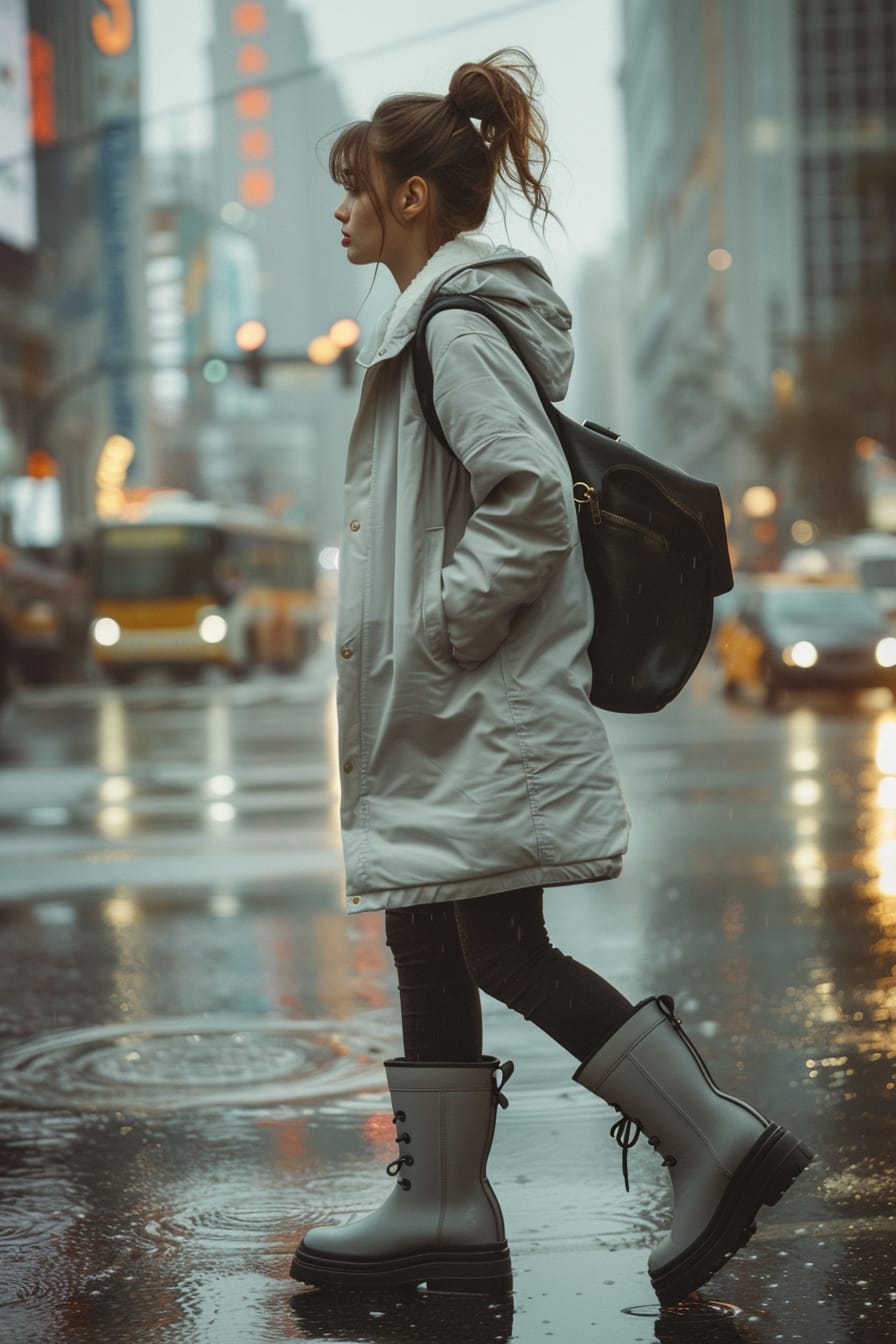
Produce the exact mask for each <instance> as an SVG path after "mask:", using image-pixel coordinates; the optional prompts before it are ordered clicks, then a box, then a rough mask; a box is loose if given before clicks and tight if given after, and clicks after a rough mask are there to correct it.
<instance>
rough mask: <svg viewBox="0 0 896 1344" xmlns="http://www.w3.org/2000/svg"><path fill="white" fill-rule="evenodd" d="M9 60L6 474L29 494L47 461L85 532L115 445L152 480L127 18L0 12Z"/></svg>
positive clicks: (3, 145)
mask: <svg viewBox="0 0 896 1344" xmlns="http://www.w3.org/2000/svg"><path fill="white" fill-rule="evenodd" d="M0 49H2V51H3V65H4V72H3V82H4V101H3V108H2V118H3V122H2V134H0V158H2V159H3V160H4V165H3V171H2V172H0V183H2V184H3V202H2V205H3V208H0V221H2V222H0V249H2V256H0V315H2V316H0V323H2V325H3V339H2V341H0V395H2V403H3V404H2V417H0V419H2V422H3V423H4V429H3V431H0V437H2V438H3V441H4V444H5V452H4V456H5V458H6V461H5V463H4V464H0V470H5V472H6V474H7V477H11V478H12V479H13V480H14V481H15V480H16V479H21V478H23V477H24V478H25V479H27V476H26V472H27V464H28V460H29V455H33V454H35V453H37V454H38V455H39V454H45V453H47V452H50V453H51V454H52V455H53V457H54V458H55V459H56V463H57V464H58V479H59V482H60V483H61V487H62V499H63V501H64V512H65V520H66V524H67V526H68V527H69V529H71V530H77V529H78V528H79V527H81V526H83V524H84V523H85V521H86V520H87V519H88V518H90V517H91V516H92V514H93V491H94V478H95V474H96V470H97V466H98V463H99V460H100V456H101V453H102V446H103V444H104V442H105V441H106V440H107V439H108V438H109V437H110V435H113V434H119V435H121V436H124V437H126V438H127V439H128V440H129V441H131V442H133V443H135V444H136V445H138V446H137V449H136V451H135V453H134V457H133V461H132V468H131V474H132V479H133V480H136V481H139V480H146V479H148V478H149V475H150V473H151V464H150V463H149V462H148V461H147V459H146V457H145V455H144V453H143V451H142V450H141V447H140V445H141V444H142V443H143V442H144V440H145V435H144V432H143V431H144V419H145V404H144V397H143V390H142V388H141V385H140V382H139V380H138V379H135V377H134V373H133V365H134V364H135V363H137V362H139V360H140V359H141V358H142V357H143V354H144V345H143V341H144V330H145V324H144V316H143V314H144V308H143V287H142V256H143V211H142V185H141V164H140V130H139V122H138V116H139V107H140V74H139V51H138V34H137V29H136V25H135V22H134V11H133V5H132V4H123V5H120V6H116V7H115V9H114V11H112V10H107V11H100V10H99V9H98V8H97V6H96V5H95V4H93V3H92V0H71V3H68V4H65V5H59V4H56V3H53V0H2V2H0ZM7 93H11V94H12V97H11V98H7ZM10 192H11V194H10ZM42 460H43V459H42ZM21 493H22V492H21V491H7V494H6V498H7V499H10V498H18V497H19V496H21ZM19 525H20V526H21V523H19ZM26 540H27V538H26ZM41 540H45V538H43V537H42V538H41Z"/></svg>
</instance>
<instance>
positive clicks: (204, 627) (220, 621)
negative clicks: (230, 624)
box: [199, 612, 227, 644]
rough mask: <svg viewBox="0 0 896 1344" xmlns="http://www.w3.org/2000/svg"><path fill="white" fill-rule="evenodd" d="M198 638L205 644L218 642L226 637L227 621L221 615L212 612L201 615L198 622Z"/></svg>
mask: <svg viewBox="0 0 896 1344" xmlns="http://www.w3.org/2000/svg"><path fill="white" fill-rule="evenodd" d="M199 638H200V639H201V640H204V642H205V643H206V644H220V643H221V642H222V640H225V639H226V638H227V622H226V621H225V619H224V617H223V616H219V615H218V614H217V612H213V613H211V614H210V615H208V616H203V618H202V620H201V621H200V622H199Z"/></svg>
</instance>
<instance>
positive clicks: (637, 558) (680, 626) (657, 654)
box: [411, 294, 734, 714]
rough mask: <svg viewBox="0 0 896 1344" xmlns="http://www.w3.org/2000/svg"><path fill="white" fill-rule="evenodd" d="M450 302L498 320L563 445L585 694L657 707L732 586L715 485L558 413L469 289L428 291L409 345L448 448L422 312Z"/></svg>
mask: <svg viewBox="0 0 896 1344" xmlns="http://www.w3.org/2000/svg"><path fill="white" fill-rule="evenodd" d="M448 308H464V309H467V310H469V311H470V312H474V313H481V314H482V316H483V317H487V318H488V319H489V321H490V322H493V323H494V324H495V326H496V327H497V328H498V330H499V331H500V332H501V333H502V335H503V336H504V338H505V340H506V341H507V343H508V344H509V345H510V347H511V349H512V350H513V351H514V353H515V354H516V356H517V358H518V359H519V360H520V362H521V363H522V365H523V367H524V368H525V369H526V372H527V373H528V374H529V376H530V378H531V379H532V381H533V383H534V384H535V388H536V391H537V392H538V395H539V398H540V399H541V403H542V405H543V407H544V409H545V413H546V415H547V417H548V419H549V420H550V422H551V424H552V426H553V428H554V431H555V432H556V434H557V437H558V439H559V440H560V443H561V445H562V447H563V451H564V453H565V454H566V460H567V462H568V463H569V469H570V477H571V489H572V490H573V497H574V499H575V503H576V508H577V510H578V520H579V535H580V537H581V542H582V555H583V558H584V562H585V571H586V574H587V576H588V582H589V584H590V587H591V593H592V597H593V600H594V635H593V638H592V640H591V643H590V645H589V648H588V654H589V657H590V659H591V667H592V674H593V675H592V685H591V702H592V704H594V705H597V706H598V707H599V708H601V709H607V710H613V711H616V712H617V713H624V714H643V713H649V712H651V711H654V710H658V709H662V708H663V706H664V705H667V704H668V703H669V701H670V700H672V699H673V698H674V697H675V696H676V695H677V694H678V692H679V691H680V690H681V688H682V687H683V686H684V684H685V683H686V682H687V680H688V678H689V677H690V675H691V673H692V672H693V671H694V668H695V667H696V666H697V663H698V662H699V661H700V657H701V655H702V654H703V650H704V649H705V648H706V644H707V641H708V640H709V635H710V630H711V629H712V606H713V598H714V597H716V596H718V595H719V594H720V593H726V592H728V590H729V589H730V588H732V587H733V586H734V579H733V576H732V573H731V562H730V559H729V554H728V539H727V535H726V531H725V518H724V514H723V511H722V499H721V495H720V494H719V489H718V487H717V486H715V485H711V484H710V483H709V482H707V481H701V480H698V479H697V478H696V477H694V476H689V475H688V474H687V473H686V472H683V471H679V470H678V469H677V468H675V467H671V466H669V465H668V464H667V463H664V462H656V461H654V460H653V459H652V458H650V457H647V456H645V454H643V453H639V452H638V450H637V449H636V448H633V447H632V445H631V444H630V443H626V442H624V440H623V439H621V438H620V437H619V435H618V434H616V433H615V432H614V431H613V430H612V429H608V428H607V427H606V426H604V425H598V424H594V423H593V422H592V421H590V420H586V421H585V423H584V425H580V424H578V423H577V422H576V421H574V420H570V419H569V417H568V416H565V415H563V414H561V412H560V411H558V410H557V408H556V407H555V406H554V404H553V402H551V401H550V399H549V398H548V397H547V395H546V394H545V392H544V390H543V389H542V387H541V385H540V384H539V382H538V379H537V378H536V377H535V375H534V374H533V373H532V371H531V369H530V368H529V366H528V365H527V363H526V360H525V358H524V356H523V354H522V352H521V350H520V348H519V346H518V345H517V343H516V340H515V339H514V337H513V335H512V333H511V331H510V329H509V327H508V326H507V324H506V323H505V322H504V321H503V319H502V318H501V316H500V314H499V313H498V312H497V310H496V309H495V308H493V307H492V306H491V305H490V304H488V303H486V302H485V301H484V300H483V299H478V298H474V297H472V296H469V295H460V294H450V295H448V294H441V295H438V294H437V295H436V296H435V297H434V298H432V299H430V300H429V302H428V303H427V304H426V305H425V307H424V309H423V311H422V313H421V315H420V320H419V322H418V325H417V330H416V333H415V335H414V338H413V342H412V347H411V348H412V357H413V363H414V378H415V381H416V385H417V395H418V396H419V398H420V405H421V408H422V410H423V414H424V416H425V418H426V423H427V424H428V425H429V428H430V429H431V431H432V433H433V434H434V435H435V436H436V438H437V439H438V440H439V441H440V442H441V443H442V444H444V446H445V447H446V448H448V450H449V451H450V444H449V443H448V441H447V439H446V438H445V434H444V431H443V430H442V426H441V425H440V423H439V419H438V416H437V415H436V410H435V404H434V400H433V375H432V366H431V364H430V361H429V355H428V352H427V349H426V326H427V323H428V322H429V321H430V320H431V319H432V318H433V317H434V316H435V314H436V313H439V312H443V311H444V310H445V309H448Z"/></svg>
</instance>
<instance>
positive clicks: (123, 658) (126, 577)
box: [90, 499, 320, 683]
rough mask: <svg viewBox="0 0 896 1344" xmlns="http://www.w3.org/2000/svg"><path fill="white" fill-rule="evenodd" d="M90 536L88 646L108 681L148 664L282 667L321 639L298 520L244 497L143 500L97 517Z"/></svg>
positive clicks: (240, 670)
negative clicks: (125, 514) (236, 500)
mask: <svg viewBox="0 0 896 1344" xmlns="http://www.w3.org/2000/svg"><path fill="white" fill-rule="evenodd" d="M94 542H95V544H94V547H93V565H92V570H93V580H92V598H93V620H92V624H91V638H90V645H91V653H92V656H93V659H94V661H95V662H96V663H97V664H98V666H99V667H100V668H101V669H102V670H103V672H104V673H105V674H106V675H107V676H108V677H109V678H110V680H112V681H115V682H117V683H124V682H127V681H130V680H131V679H133V677H135V676H136V675H137V674H138V673H139V672H141V671H143V670H144V669H148V668H165V669H166V670H168V671H170V672H172V673H174V674H175V675H179V676H195V675H196V674H197V673H198V672H199V671H200V670H201V669H202V668H203V667H206V666H209V665H217V666H220V667H224V668H228V669H229V670H230V671H231V672H233V673H234V674H235V675H238V676H240V675H245V674H246V673H248V672H249V671H250V670H251V669H252V668H254V667H258V666H267V667H271V668H276V669H278V670H281V671H289V670H294V669H298V668H299V667H300V666H301V665H302V663H303V662H304V660H305V658H306V657H307V656H308V654H309V653H310V652H311V651H312V650H313V648H314V647H315V646H316V643H317V638H318V627H319V622H320V611H319V603H318V594H317V582H316V566H315V562H314V559H313V555H312V544H311V535H310V532H309V530H308V529H307V528H305V527H298V526H291V525H287V524H285V523H282V522H279V521H278V520H277V519H275V518H273V517H271V515H270V514H268V513H266V512H265V511H264V510H263V509H257V508H253V507H251V506H246V507H243V508H224V507H222V506H220V505H217V504H212V503H206V502H204V501H201V500H193V499H159V500H158V501H153V500H151V499H150V500H149V501H148V502H147V504H146V506H145V508H144V510H143V512H142V513H141V515H140V516H139V517H137V518H130V519H127V520H122V519H114V520H109V521H106V522H103V523H101V524H100V525H99V526H98V528H97V531H96V535H95V539H94Z"/></svg>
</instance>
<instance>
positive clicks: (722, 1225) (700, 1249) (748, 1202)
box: [650, 1125, 815, 1307]
mask: <svg viewBox="0 0 896 1344" xmlns="http://www.w3.org/2000/svg"><path fill="white" fill-rule="evenodd" d="M814 1156H815V1154H814V1153H813V1152H812V1150H811V1149H810V1148H807V1147H806V1145H805V1144H804V1143H801V1142H800V1141H799V1139H797V1138H795V1137H794V1135H793V1134H790V1133H788V1131H787V1130H786V1129H782V1128H781V1127H780V1125H769V1126H768V1128H767V1129H766V1131H765V1133H764V1134H763V1135H762V1137H761V1138H760V1139H758V1140H757V1142H756V1143H755V1144H754V1145H753V1147H752V1148H751V1149H750V1151H749V1153H748V1154H747V1156H746V1157H745V1158H744V1160H743V1161H742V1162H741V1164H740V1166H739V1167H738V1168H737V1170H736V1171H735V1173H734V1175H733V1176H732V1177H731V1182H730V1184H729V1186H728V1189H727V1191H726V1193H725V1197H724V1198H723V1200H722V1201H721V1203H720V1204H719V1206H718V1208H717V1209H716V1211H715V1213H714V1215H713V1217H712V1219H711V1221H710V1222H709V1223H708V1224H707V1226H706V1228H705V1229H704V1231H703V1232H702V1233H701V1234H700V1236H699V1237H697V1238H696V1239H695V1240H694V1241H692V1242H691V1244H690V1246H689V1247H688V1248H687V1250H685V1251H682V1252H681V1254H680V1255H677V1256H676V1257H675V1259H674V1260H670V1261H669V1263H668V1264H667V1265H664V1266H663V1268H662V1269H661V1270H659V1271H658V1272H655V1273H651V1275H650V1281H651V1283H652V1284H653V1289H654V1292H655V1293H656V1295H657V1297H658V1298H659V1301H660V1305H661V1306H663V1307H670V1306H672V1305H673V1304H674V1303H676V1302H681V1301H682V1300H683V1299H684V1298H686V1297H687V1296H688V1294H689V1293H692V1292H694V1290H695V1289H696V1288H699V1287H701V1285H702V1284H704V1283H705V1282H706V1280H707V1279H709V1278H712V1276H713V1274H715V1272H716V1270H718V1269H721V1268H722V1266H723V1265H724V1264H725V1263H726V1262H727V1261H728V1260H730V1259H731V1257H732V1255H734V1253H735V1251H739V1250H740V1249H741V1247H742V1246H746V1244H747V1242H748V1241H749V1240H750V1237H751V1236H752V1235H753V1233H754V1232H755V1231H756V1223H755V1221H754V1220H755V1218H756V1215H757V1213H758V1212H759V1210H760V1208H761V1207H762V1205H763V1204H777V1202H778V1200H779V1199H780V1198H781V1196H782V1195H783V1194H784V1193H785V1192H786V1191H787V1190H789V1189H790V1187H791V1185H793V1182H794V1181H795V1180H796V1178H797V1176H799V1175H800V1173H801V1172H803V1171H804V1170H805V1169H806V1167H807V1166H808V1165H809V1163H810V1162H811V1161H812V1159H813V1157H814Z"/></svg>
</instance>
